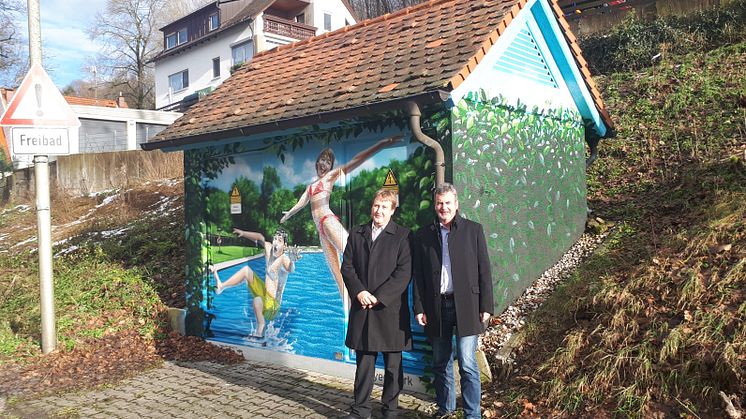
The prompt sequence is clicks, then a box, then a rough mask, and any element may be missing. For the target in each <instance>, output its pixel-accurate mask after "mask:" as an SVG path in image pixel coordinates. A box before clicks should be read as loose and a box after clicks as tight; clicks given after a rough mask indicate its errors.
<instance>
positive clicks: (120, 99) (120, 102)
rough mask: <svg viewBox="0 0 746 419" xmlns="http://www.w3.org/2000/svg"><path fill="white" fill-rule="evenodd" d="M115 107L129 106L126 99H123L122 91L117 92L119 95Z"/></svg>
mask: <svg viewBox="0 0 746 419" xmlns="http://www.w3.org/2000/svg"><path fill="white" fill-rule="evenodd" d="M117 108H129V106H127V101H126V100H124V95H122V92H119V97H118V98H117Z"/></svg>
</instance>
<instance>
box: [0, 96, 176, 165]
mask: <svg viewBox="0 0 746 419" xmlns="http://www.w3.org/2000/svg"><path fill="white" fill-rule="evenodd" d="M13 94H14V90H12V89H0V112H1V111H2V110H4V109H5V108H6V107H7V105H8V103H9V102H10V100H11V98H12V97H13ZM64 98H65V101H66V102H67V103H68V104H69V105H70V107H71V108H72V110H73V112H74V113H75V115H76V116H77V117H78V119H79V120H80V127H79V128H78V130H77V132H72V133H71V135H70V142H71V144H72V145H73V146H74V147H73V149H72V150H71V153H70V154H79V153H101V152H112V151H125V150H139V149H140V144H142V143H144V142H146V141H147V140H149V139H150V138H152V137H153V136H155V135H156V134H157V133H159V132H161V131H162V130H164V129H165V128H166V127H167V126H168V125H169V124H171V123H173V122H174V121H175V120H176V119H177V118H178V117H179V116H181V114H180V113H177V112H162V111H153V110H144V109H132V108H130V107H129V106H128V105H127V102H126V101H125V100H124V97H122V96H121V95H120V96H119V97H118V98H117V99H94V98H83V97H77V96H64ZM7 134H9V132H8V128H5V129H4V132H2V133H0V136H2V137H4V138H6V139H7V138H10V136H9V135H7ZM0 140H1V139H0ZM0 144H2V141H0ZM54 159H55V158H54V157H52V160H54ZM12 161H13V162H14V168H15V169H23V168H26V167H30V166H31V165H32V162H33V156H30V155H13V156H12Z"/></svg>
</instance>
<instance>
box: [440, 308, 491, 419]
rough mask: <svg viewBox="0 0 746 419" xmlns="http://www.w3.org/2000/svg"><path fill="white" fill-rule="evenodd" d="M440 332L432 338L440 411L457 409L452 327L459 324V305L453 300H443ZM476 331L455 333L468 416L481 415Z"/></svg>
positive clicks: (476, 416) (444, 412)
mask: <svg viewBox="0 0 746 419" xmlns="http://www.w3.org/2000/svg"><path fill="white" fill-rule="evenodd" d="M440 314H441V319H442V320H441V321H442V323H441V327H442V328H441V336H440V337H433V338H431V341H432V345H433V374H434V375H435V401H436V402H437V403H438V414H447V413H450V412H453V411H454V410H456V387H455V385H454V379H453V331H454V329H455V328H456V306H455V305H454V302H453V300H452V299H451V300H441V306H440ZM476 352H477V335H471V336H461V337H458V333H457V336H456V354H457V356H458V365H459V373H460V374H461V400H462V401H463V405H464V413H465V417H466V418H467V419H472V418H474V419H478V418H480V417H481V413H480V406H479V403H480V399H481V392H482V389H481V384H480V382H479V366H478V365H477V358H476Z"/></svg>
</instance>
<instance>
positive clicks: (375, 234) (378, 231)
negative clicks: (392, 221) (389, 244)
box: [370, 223, 388, 241]
mask: <svg viewBox="0 0 746 419" xmlns="http://www.w3.org/2000/svg"><path fill="white" fill-rule="evenodd" d="M387 225H388V223H386V224H385V225H383V226H381V227H376V223H371V225H370V227H371V239H372V240H373V241H376V239H377V238H378V235H379V234H381V232H382V231H383V230H384V229H385V228H386V226H387Z"/></svg>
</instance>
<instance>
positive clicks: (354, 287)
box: [342, 189, 412, 418]
mask: <svg viewBox="0 0 746 419" xmlns="http://www.w3.org/2000/svg"><path fill="white" fill-rule="evenodd" d="M397 204H398V199H397V195H396V193H395V192H393V191H390V190H385V189H382V190H379V191H378V192H376V195H375V197H374V198H373V205H372V207H371V211H370V212H371V217H372V218H373V220H372V221H371V222H369V223H366V224H363V225H361V226H360V227H358V228H357V229H355V230H353V231H352V232H351V234H350V236H349V238H348V239H347V246H346V247H345V251H344V256H343V258H342V277H343V278H344V282H345V286H346V287H347V291H348V292H349V295H350V299H351V300H352V304H351V305H350V318H349V323H348V328H347V339H346V340H345V345H347V346H348V347H350V348H351V349H354V350H355V360H356V364H357V368H356V370H355V402H354V403H353V405H352V411H351V413H350V415H348V416H346V417H347V418H369V417H370V415H371V406H370V394H371V391H372V390H373V381H374V376H375V366H376V357H377V356H378V352H382V353H383V360H384V364H385V374H384V379H383V394H382V396H381V402H382V403H383V416H384V417H385V418H392V417H396V414H397V410H398V405H399V393H400V392H401V390H402V386H403V384H404V372H403V370H402V351H403V350H409V349H411V347H412V335H411V330H410V326H409V302H408V298H407V286H408V285H409V281H410V279H411V276H412V263H411V257H410V247H409V230H408V229H406V228H404V227H402V226H400V225H398V224H396V223H395V222H393V221H391V215H392V214H393V213H394V210H395V209H396V206H397Z"/></svg>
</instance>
